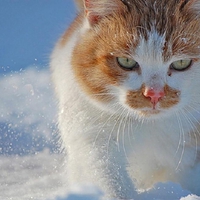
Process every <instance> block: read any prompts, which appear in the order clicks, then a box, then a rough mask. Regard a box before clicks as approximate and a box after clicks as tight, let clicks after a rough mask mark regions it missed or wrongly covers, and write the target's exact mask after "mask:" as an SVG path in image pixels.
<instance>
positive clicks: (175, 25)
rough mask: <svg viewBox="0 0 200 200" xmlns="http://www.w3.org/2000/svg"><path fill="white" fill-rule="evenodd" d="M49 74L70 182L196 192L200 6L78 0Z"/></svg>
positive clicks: (110, 193)
mask: <svg viewBox="0 0 200 200" xmlns="http://www.w3.org/2000/svg"><path fill="white" fill-rule="evenodd" d="M77 4H78V7H79V13H78V16H77V18H76V19H75V20H74V22H73V23H72V24H71V26H70V27H69V29H68V30H67V31H66V33H65V34H64V35H63V36H62V37H61V38H60V40H59V41H58V43H57V45H56V47H55V49H54V51H53V54H52V57H51V69H52V78H53V82H54V85H55V91H56V94H57V97H58V100H59V101H58V104H59V129H60V133H61V138H62V142H63V147H64V148H65V149H66V151H67V163H68V166H67V170H68V179H69V182H70V183H72V184H75V183H86V182H89V183H93V184H95V185H97V186H98V187H100V188H101V189H102V190H103V191H104V192H105V194H106V198H118V199H131V198H134V197H135V196H136V195H137V193H138V192H142V191H145V190H148V189H150V188H152V187H153V185H154V184H155V183H157V182H166V181H173V182H177V183H180V184H181V185H182V187H183V188H186V189H188V190H190V191H191V192H193V193H194V194H197V195H200V163H199V162H200V132H199V131H200V126H199V125H200V0H159V1H156V0H83V1H81V0H77Z"/></svg>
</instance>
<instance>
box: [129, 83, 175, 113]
mask: <svg viewBox="0 0 200 200" xmlns="http://www.w3.org/2000/svg"><path fill="white" fill-rule="evenodd" d="M144 91H145V85H144V84H143V85H142V87H141V88H140V89H139V90H135V91H128V92H127V95H126V103H127V104H128V105H129V106H130V107H131V108H133V109H142V108H152V107H153V106H152V103H151V99H150V98H149V97H145V96H144ZM164 92H165V96H164V97H163V98H161V99H160V100H159V107H160V108H165V109H167V108H170V107H172V106H174V105H176V104H177V103H178V102H179V91H178V90H175V89H173V88H171V87H169V86H168V85H165V87H164ZM155 113H157V112H156V111H155Z"/></svg>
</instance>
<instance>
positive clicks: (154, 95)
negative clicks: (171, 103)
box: [143, 88, 165, 109]
mask: <svg viewBox="0 0 200 200" xmlns="http://www.w3.org/2000/svg"><path fill="white" fill-rule="evenodd" d="M143 95H144V96H145V97H148V98H150V99H151V103H152V104H153V109H155V106H156V104H157V103H158V101H159V100H160V99H161V98H162V97H164V96H165V92H164V90H163V89H160V90H158V89H154V88H145V91H144V93H143Z"/></svg>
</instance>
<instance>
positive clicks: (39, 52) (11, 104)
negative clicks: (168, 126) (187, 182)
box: [0, 0, 200, 200]
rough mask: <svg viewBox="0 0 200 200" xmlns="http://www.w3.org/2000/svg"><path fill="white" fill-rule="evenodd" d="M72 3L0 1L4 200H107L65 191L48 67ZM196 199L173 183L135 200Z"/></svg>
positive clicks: (0, 190)
mask: <svg viewBox="0 0 200 200" xmlns="http://www.w3.org/2000/svg"><path fill="white" fill-rule="evenodd" d="M72 2H73V1H72V0H67V1H66V0H60V1H59V3H58V1H57V0H48V3H47V1H45V0H34V1H27V0H15V1H12V0H7V1H0V24H1V27H0V29H1V37H0V44H1V46H0V55H2V56H1V59H0V200H66V199H67V200H85V199H87V200H97V199H100V198H101V197H103V193H102V191H100V190H99V188H97V187H96V186H94V185H91V184H90V183H88V184H87V185H75V186H72V187H69V186H68V185H67V175H66V173H65V165H66V162H65V158H66V155H65V154H64V153H63V152H60V151H59V143H58V138H59V134H58V131H57V127H56V119H57V116H56V110H57V108H56V103H55V99H54V96H53V92H52V88H51V79H50V71H49V69H48V68H46V65H48V60H49V59H48V57H49V54H50V52H51V50H52V47H53V46H54V43H55V42H56V40H57V38H58V36H59V35H60V34H61V33H62V32H63V31H64V29H65V28H66V26H67V25H68V24H69V22H70V21H71V20H72V19H73V18H74V16H75V9H74V6H73V3H72ZM55 13H56V14H55ZM32 64H33V65H32ZM30 65H32V66H30ZM198 199H199V200H200V197H196V196H195V195H192V194H191V193H190V192H189V191H186V190H184V189H182V188H181V186H180V185H178V184H176V183H171V182H169V183H158V184H157V185H156V186H155V188H154V189H152V190H151V191H148V192H146V193H142V194H140V195H139V196H138V197H137V198H136V200H198Z"/></svg>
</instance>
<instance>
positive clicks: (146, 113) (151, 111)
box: [140, 109, 161, 117]
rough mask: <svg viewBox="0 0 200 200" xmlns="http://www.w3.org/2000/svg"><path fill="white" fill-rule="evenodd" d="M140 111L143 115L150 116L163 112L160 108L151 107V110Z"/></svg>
mask: <svg viewBox="0 0 200 200" xmlns="http://www.w3.org/2000/svg"><path fill="white" fill-rule="evenodd" d="M140 113H141V114H142V115H144V116H146V117H148V116H150V115H157V114H159V113H161V111H160V110H158V109H151V110H141V111H140Z"/></svg>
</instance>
